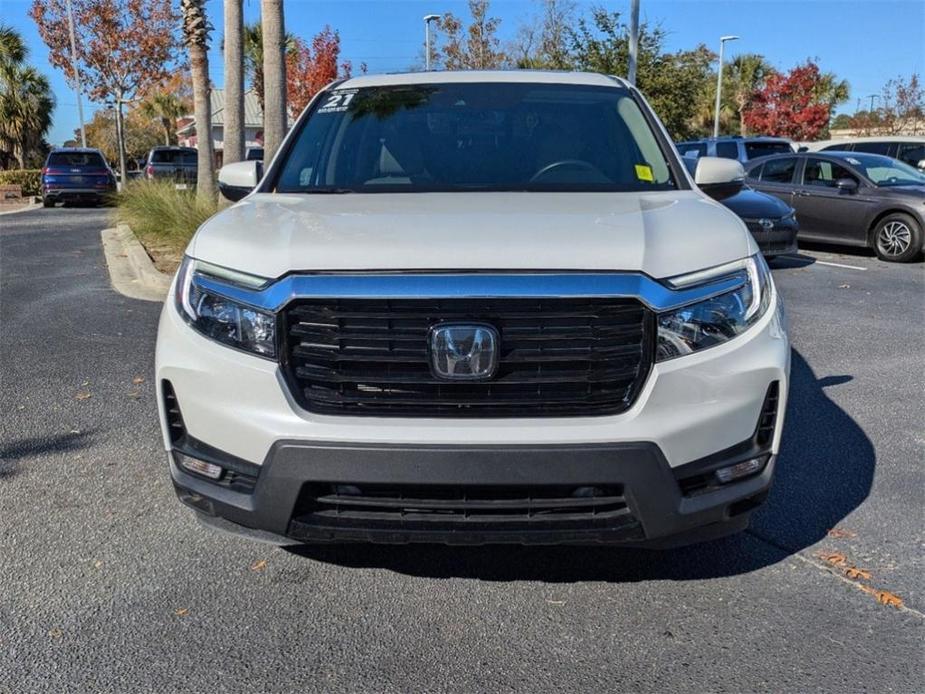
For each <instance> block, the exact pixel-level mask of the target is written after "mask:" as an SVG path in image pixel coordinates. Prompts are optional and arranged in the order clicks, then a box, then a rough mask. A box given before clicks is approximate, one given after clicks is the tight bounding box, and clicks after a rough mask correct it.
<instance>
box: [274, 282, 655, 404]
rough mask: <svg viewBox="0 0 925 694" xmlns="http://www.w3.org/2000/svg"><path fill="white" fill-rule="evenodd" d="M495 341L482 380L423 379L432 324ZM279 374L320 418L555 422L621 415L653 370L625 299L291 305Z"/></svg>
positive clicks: (642, 320) (648, 330)
mask: <svg viewBox="0 0 925 694" xmlns="http://www.w3.org/2000/svg"><path fill="white" fill-rule="evenodd" d="M445 322H460V323H467V322H473V323H482V324H485V323H487V324H490V325H491V326H493V327H494V328H495V329H496V330H497V332H498V334H499V336H500V350H501V353H500V360H499V365H498V369H497V371H496V372H495V374H494V376H493V377H492V378H491V379H490V380H485V381H469V382H448V381H445V380H440V379H437V378H436V377H435V376H433V374H432V373H431V365H430V355H429V352H428V344H427V343H428V334H429V331H430V328H431V327H432V326H433V325H435V324H437V323H445ZM282 331H283V335H284V344H283V349H282V363H283V368H284V372H285V374H286V377H287V381H288V383H289V385H290V388H291V390H292V393H293V395H294V397H295V398H296V400H297V401H298V402H299V403H300V405H301V406H302V407H304V408H305V409H307V410H309V411H311V412H317V413H320V414H331V415H375V416H403V417H408V416H410V417H557V416H589V415H608V414H617V413H620V412H623V411H625V410H626V409H628V408H629V407H630V406H631V405H632V403H633V401H634V399H635V398H636V396H637V394H638V393H639V390H640V388H641V387H642V384H643V383H644V381H645V378H646V376H647V375H648V372H649V368H650V366H651V363H652V359H653V339H652V335H653V332H654V320H653V314H652V313H651V312H650V311H648V310H647V309H646V308H645V307H644V306H643V305H642V304H641V303H640V302H638V301H637V300H635V299H613V298H606V299H596V298H581V299H572V298H569V299H542V300H540V299H439V300H437V299H433V300H430V299H428V300H424V299H379V300H370V299H338V300H299V301H296V302H293V303H291V304H290V305H289V306H288V307H287V308H286V309H285V310H284V311H283V316H282Z"/></svg>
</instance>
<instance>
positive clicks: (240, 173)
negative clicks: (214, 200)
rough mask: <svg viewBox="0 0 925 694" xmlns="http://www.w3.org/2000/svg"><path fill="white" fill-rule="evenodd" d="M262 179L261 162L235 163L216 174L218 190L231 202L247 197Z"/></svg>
mask: <svg viewBox="0 0 925 694" xmlns="http://www.w3.org/2000/svg"><path fill="white" fill-rule="evenodd" d="M262 177H263V162H259V161H236V162H235V163H234V164H228V165H226V166H223V167H222V168H221V169H220V170H219V172H218V189H219V191H221V194H222V195H223V196H224V197H226V198H227V199H228V200H231V202H237V201H238V200H240V199H241V198H243V197H244V196H246V195H248V194H249V193H250V192H251V191H252V190H254V188H256V187H257V183H259V182H260V179H261V178H262Z"/></svg>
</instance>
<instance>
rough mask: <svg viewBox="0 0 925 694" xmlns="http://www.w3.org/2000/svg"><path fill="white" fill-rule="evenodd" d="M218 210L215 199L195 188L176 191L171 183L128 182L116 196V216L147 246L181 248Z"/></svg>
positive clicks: (179, 249)
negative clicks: (205, 196) (208, 197)
mask: <svg viewBox="0 0 925 694" xmlns="http://www.w3.org/2000/svg"><path fill="white" fill-rule="evenodd" d="M217 211H218V200H204V199H203V198H201V197H199V196H197V195H196V191H195V190H176V188H175V186H174V184H173V183H172V182H160V181H129V183H128V185H126V186H125V188H124V189H123V191H122V192H121V193H119V195H118V196H117V197H116V211H115V215H116V219H117V221H119V222H122V223H125V224H128V225H129V226H130V227H131V228H132V231H134V232H135V235H136V236H138V238H139V239H140V240H141V242H142V243H143V244H145V245H146V246H149V247H150V246H151V245H153V244H156V245H158V246H167V247H170V248H173V249H176V250H178V251H182V250H183V249H184V248H185V247H186V245H187V244H188V243H189V240H190V238H191V237H192V236H193V234H194V233H195V232H196V229H198V228H199V225H200V224H202V223H203V222H204V221H206V220H207V219H208V218H209V217H211V216H212V215H213V214H215V213H216V212H217Z"/></svg>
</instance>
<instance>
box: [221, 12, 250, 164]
mask: <svg viewBox="0 0 925 694" xmlns="http://www.w3.org/2000/svg"><path fill="white" fill-rule="evenodd" d="M223 140H224V141H223V144H222V165H224V164H232V163H234V162H236V161H241V160H242V159H244V144H245V142H244V140H245V138H244V12H243V8H242V0H225V126H224V136H223Z"/></svg>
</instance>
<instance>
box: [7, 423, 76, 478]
mask: <svg viewBox="0 0 925 694" xmlns="http://www.w3.org/2000/svg"><path fill="white" fill-rule="evenodd" d="M91 434H92V432H89V431H81V432H72V433H67V434H56V435H54V436H36V437H34V438H24V439H14V440H13V441H11V442H9V443H3V444H2V445H0V480H2V479H5V478H9V477H12V476H13V475H15V474H16V473H17V472H19V459H21V458H24V457H26V456H41V455H45V454H47V453H65V452H67V451H73V450H77V449H80V448H86V447H88V446H89V445H90V444H91V442H92V439H91V437H90V435H91Z"/></svg>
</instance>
